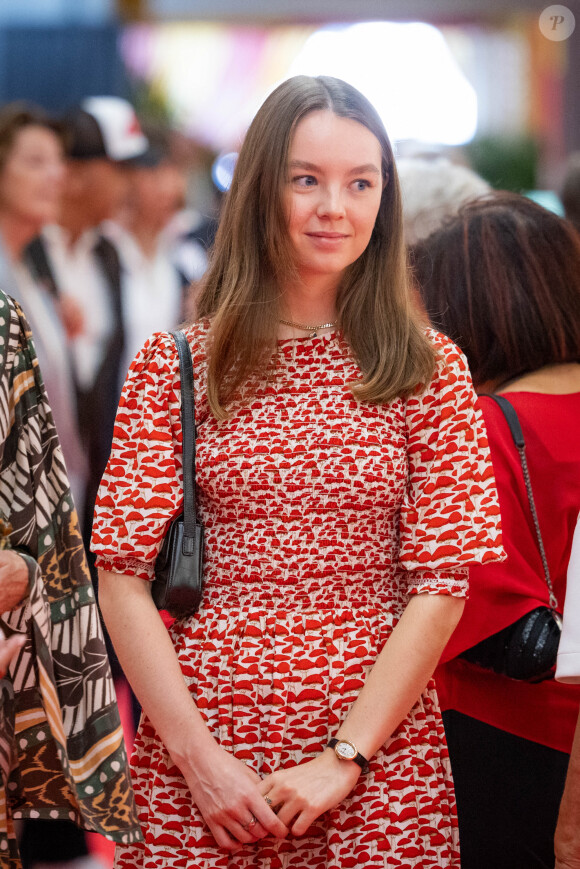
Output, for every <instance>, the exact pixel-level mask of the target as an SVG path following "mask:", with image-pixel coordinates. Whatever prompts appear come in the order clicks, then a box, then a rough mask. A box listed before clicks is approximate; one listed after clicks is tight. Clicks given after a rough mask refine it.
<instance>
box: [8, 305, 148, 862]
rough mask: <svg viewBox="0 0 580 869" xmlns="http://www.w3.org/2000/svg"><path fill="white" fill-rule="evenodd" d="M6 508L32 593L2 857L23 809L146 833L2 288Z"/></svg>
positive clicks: (89, 596) (66, 498) (79, 562)
mask: <svg viewBox="0 0 580 869" xmlns="http://www.w3.org/2000/svg"><path fill="white" fill-rule="evenodd" d="M0 516H1V517H3V518H4V519H5V520H9V522H10V524H11V525H12V531H11V534H10V542H11V545H12V546H13V547H14V548H16V549H18V550H19V552H20V554H21V555H22V556H23V557H24V558H25V560H26V562H27V565H28V574H29V595H28V597H27V598H26V600H25V601H24V602H23V603H22V605H21V606H19V607H17V608H16V609H14V610H12V611H11V612H8V613H3V614H2V616H1V618H0V625H1V627H2V629H3V630H4V632H5V633H6V634H7V635H8V634H10V633H12V632H14V631H16V632H19V633H23V634H25V635H26V644H25V646H24V648H23V650H22V652H21V653H20V654H19V655H18V657H17V658H16V660H15V661H13V662H12V664H11V666H10V669H9V673H8V675H7V677H6V678H5V679H2V680H0V769H1V781H0V865H2V867H4V869H16V867H19V866H20V858H19V855H18V846H17V841H16V836H15V833H14V820H15V819H18V818H46V819H49V818H67V819H71V820H73V821H76V822H77V823H78V824H79V825H80V826H83V827H85V828H86V829H88V830H94V831H96V832H99V833H102V834H103V835H104V836H106V837H107V838H108V839H111V840H113V841H118V842H127V843H128V842H132V841H135V840H136V839H138V838H140V835H141V834H140V830H139V825H138V821H137V816H136V809H135V803H134V797H133V791H132V788H131V784H130V777H129V770H128V764H127V756H126V750H125V745H124V741H123V733H122V730H121V726H120V720H119V713H118V710H117V703H116V699H115V691H114V687H113V681H112V677H111V673H110V669H109V663H108V659H107V654H106V650H105V644H104V640H103V634H102V629H101V624H100V619H99V613H98V610H97V606H96V602H95V597H94V592H93V588H92V585H91V581H90V577H89V573H88V567H87V565H86V561H85V555H84V549H83V544H82V540H81V536H80V531H79V528H78V522H77V517H76V513H75V509H74V504H73V502H72V499H71V494H70V490H69V487H68V481H67V476H66V469H65V466H64V462H63V458H62V453H61V449H60V446H59V443H58V438H57V434H56V430H55V428H54V423H53V420H52V416H51V412H50V408H49V406H48V402H47V398H46V393H45V390H44V386H43V383H42V378H41V375H40V371H39V368H38V363H37V360H36V355H35V352H34V346H33V343H32V336H31V333H30V329H29V326H28V324H27V322H26V319H25V318H24V316H23V314H22V311H21V310H20V308H19V306H18V305H17V304H16V303H15V302H14V301H13V300H12V299H10V298H9V297H7V296H6V295H4V294H3V293H1V292H0Z"/></svg>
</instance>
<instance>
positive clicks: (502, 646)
mask: <svg viewBox="0 0 580 869" xmlns="http://www.w3.org/2000/svg"><path fill="white" fill-rule="evenodd" d="M488 398H493V400H494V401H495V402H496V403H497V404H498V405H499V408H500V410H501V411H502V413H503V415H504V416H505V419H506V422H507V424H508V425H509V428H510V432H511V434H512V438H513V440H514V443H515V445H516V449H517V451H518V453H519V454H520V461H521V465H522V472H523V475H524V482H525V484H526V490H527V493H528V501H529V503H530V510H531V513H532V519H533V521H534V528H535V529H536V538H537V540H538V548H539V550H540V556H541V558H542V564H543V567H544V576H545V579H546V585H547V586H548V591H549V593H550V597H549V606H540V607H536V608H535V609H533V610H531V612H529V613H526V614H525V615H524V616H522V617H521V618H520V619H518V620H517V622H514V624H513V625H509V626H508V627H507V628H504V629H503V630H501V631H498V632H497V633H496V634H492V636H491V637H487V638H486V639H485V640H482V641H481V642H480V643H477V645H475V646H472V647H471V648H470V649H467V650H466V651H465V652H463V653H462V654H461V655H460V657H461V658H465V659H466V660H468V661H470V662H471V663H472V664H478V665H479V666H480V667H485V669H487V670H493V671H494V672H495V673H501V674H503V675H504V676H509V677H510V678H511V679H519V680H521V681H525V682H542V681H544V679H551V678H553V676H554V671H555V666H556V655H557V653H558V644H559V642H560V634H561V632H562V616H561V615H560V613H559V612H558V601H557V600H556V595H555V594H554V589H553V587H552V580H551V578H550V569H549V567H548V560H547V558H546V552H545V549H544V542H543V540H542V534H541V532H540V523H539V521H538V514H537V512H536V505H535V502H534V495H533V492H532V484H531V481H530V474H529V470H528V462H527V458H526V444H525V440H524V435H523V432H522V427H521V425H520V421H519V419H518V415H517V413H516V411H515V409H514V407H513V405H512V404H510V402H509V401H508V400H507V398H504V397H503V396H501V395H488Z"/></svg>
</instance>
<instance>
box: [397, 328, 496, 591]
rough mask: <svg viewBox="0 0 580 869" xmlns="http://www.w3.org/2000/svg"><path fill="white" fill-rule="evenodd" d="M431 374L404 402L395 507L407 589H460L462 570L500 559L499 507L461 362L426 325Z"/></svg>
mask: <svg viewBox="0 0 580 869" xmlns="http://www.w3.org/2000/svg"><path fill="white" fill-rule="evenodd" d="M429 337H430V338H431V339H432V341H433V343H434V345H435V349H436V352H437V357H438V358H437V367H436V371H435V374H434V376H433V379H432V380H431V382H430V384H429V385H428V387H427V388H426V389H425V390H424V391H423V392H421V393H418V394H416V395H413V396H411V397H410V398H409V399H408V400H407V402H406V431H407V453H408V461H409V477H408V483H407V489H406V493H405V497H404V500H403V505H402V509H401V513H400V527H399V531H400V553H399V561H400V565H401V567H402V568H403V569H404V570H406V571H408V572H409V573H408V583H409V591H410V592H411V593H413V592H430V593H438V592H443V593H451V594H457V595H462V594H465V593H466V591H467V574H468V571H467V568H468V567H469V565H471V564H484V563H487V562H491V561H497V560H502V559H503V558H504V557H505V553H504V550H503V547H502V542H501V528H500V510H499V502H498V496H497V491H496V486H495V478H494V474H493V466H492V463H491V458H490V453H489V448H488V443H487V436H486V432H485V425H484V422H483V418H482V416H481V413H480V411H479V409H478V408H476V395H475V392H474V390H473V384H472V382H471V377H470V374H469V369H468V366H467V361H466V359H465V357H464V356H463V354H462V353H461V351H460V350H459V349H458V348H457V347H456V346H455V345H454V344H453V343H452V342H451V341H450V340H449V339H448V338H446V337H444V336H443V335H440V334H439V333H437V332H433V331H431V330H429Z"/></svg>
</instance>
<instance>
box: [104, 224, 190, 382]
mask: <svg viewBox="0 0 580 869" xmlns="http://www.w3.org/2000/svg"><path fill="white" fill-rule="evenodd" d="M103 233H104V234H105V235H106V236H107V238H108V239H109V240H110V241H112V242H113V244H114V245H115V247H116V248H117V250H118V252H119V256H120V258H121V267H122V282H121V285H122V303H123V320H124V326H125V350H124V354H123V365H122V367H121V378H122V379H124V378H125V376H126V374H127V371H128V369H129V365H130V364H131V362H132V361H133V359H134V358H135V356H136V354H137V352H138V351H139V350H140V349H141V347H142V346H143V344H144V343H145V341H146V340H147V338H149V336H150V335H152V334H153V333H154V332H167V331H169V330H170V329H174V328H175V327H176V326H178V325H179V323H180V321H181V317H182V313H181V312H182V298H183V290H182V284H181V279H180V276H179V273H178V271H177V269H176V268H175V266H174V265H173V263H172V261H171V254H170V249H169V247H168V245H167V244H166V242H165V239H164V237H163V236H160V238H159V241H158V244H157V248H156V251H155V253H154V255H153V256H147V255H146V254H145V253H144V252H143V250H142V248H141V246H140V245H139V243H138V241H137V239H136V238H135V237H134V236H133V235H132V234H131V233H130V232H129V231H128V230H126V229H125V228H124V227H122V226H121V225H120V224H118V223H116V222H114V221H112V220H107V221H105V223H104V224H103Z"/></svg>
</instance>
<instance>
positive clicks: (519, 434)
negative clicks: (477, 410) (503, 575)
mask: <svg viewBox="0 0 580 869" xmlns="http://www.w3.org/2000/svg"><path fill="white" fill-rule="evenodd" d="M483 394H484V395H486V396H487V398H492V399H493V400H494V401H495V403H496V404H497V405H498V407H499V409H500V410H501V412H502V413H503V415H504V417H505V420H506V422H507V424H508V426H509V430H510V432H511V435H512V438H513V441H514V444H515V445H516V449H517V451H518V453H519V455H520V462H521V465H522V472H523V475H524V482H525V484H526V491H527V493H528V501H529V502H530V510H531V512H532V519H533V520H534V528H535V529H536V538H537V541H538V548H539V550H540V556H541V558H542V565H543V567H544V577H545V579H546V585H547V586H548V590H549V592H550V606H551V607H552V609H554V610H557V609H558V600H557V598H556V595H555V594H554V587H553V586H552V579H551V577H550V568H549V567H548V559H547V558H546V550H545V549H544V541H543V539H542V533H541V531H540V522H539V520H538V513H537V510H536V502H535V501H534V493H533V491H532V481H531V479H530V471H529V468H528V460H527V457H526V442H525V439H524V433H523V431H522V427H521V425H520V420H519V418H518V415H517V413H516V409H515V407H514V406H513V404H512V403H511V402H510V401H508V400H507V398H504V396H503V395H492V394H491V393H483Z"/></svg>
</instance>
